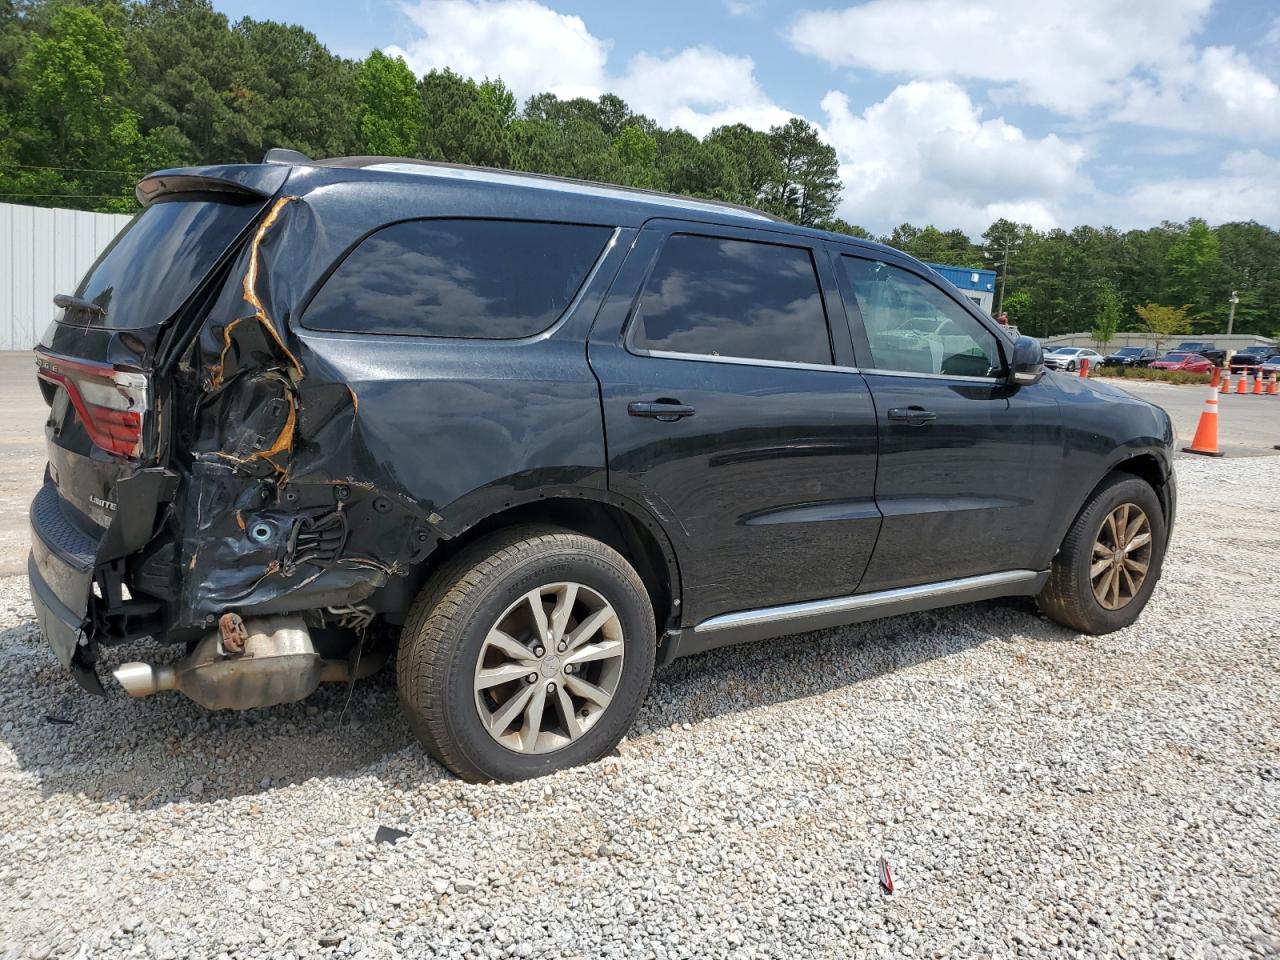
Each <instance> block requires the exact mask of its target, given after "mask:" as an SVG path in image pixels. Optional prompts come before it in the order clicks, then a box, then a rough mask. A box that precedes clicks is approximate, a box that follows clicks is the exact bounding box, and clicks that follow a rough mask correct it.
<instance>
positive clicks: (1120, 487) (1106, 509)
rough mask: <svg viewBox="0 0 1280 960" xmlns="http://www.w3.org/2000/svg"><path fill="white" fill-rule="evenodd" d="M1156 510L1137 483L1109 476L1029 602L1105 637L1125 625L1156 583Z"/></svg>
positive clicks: (1159, 548) (1152, 496) (1159, 524)
mask: <svg viewBox="0 0 1280 960" xmlns="http://www.w3.org/2000/svg"><path fill="white" fill-rule="evenodd" d="M1165 536H1166V531H1165V524H1164V513H1163V511H1162V509H1161V506H1160V500H1159V498H1158V497H1157V496H1156V493H1155V491H1154V490H1153V489H1152V488H1151V485H1150V484H1148V483H1147V482H1146V481H1145V480H1141V479H1139V478H1137V477H1133V476H1128V475H1126V474H1115V475H1113V476H1111V477H1109V478H1108V479H1107V480H1105V481H1103V483H1102V484H1101V485H1100V486H1099V487H1098V489H1097V490H1095V491H1094V493H1093V496H1092V497H1091V498H1090V500H1089V502H1088V503H1087V504H1085V506H1084V509H1083V510H1081V511H1080V515H1079V516H1078V517H1076V520H1075V522H1074V523H1073V524H1072V525H1071V529H1070V530H1069V531H1068V532H1067V536H1066V539H1065V540H1063V542H1062V549H1060V550H1059V551H1058V555H1057V556H1056V557H1055V558H1054V560H1053V565H1052V567H1051V568H1050V572H1049V581H1048V582H1047V583H1046V584H1045V586H1044V589H1043V590H1042V591H1041V592H1040V595H1039V597H1037V600H1038V602H1039V604H1040V608H1041V609H1042V610H1044V612H1045V613H1047V614H1048V615H1049V616H1050V617H1052V618H1053V619H1054V620H1056V621H1058V622H1059V623H1061V624H1062V625H1063V626H1067V627H1071V628H1072V629H1075V630H1079V631H1081V632H1083V633H1092V634H1099V633H1110V632H1111V631H1113V630H1120V629H1122V628H1123V627H1127V626H1128V625H1129V624H1131V623H1133V622H1134V621H1135V620H1136V619H1138V616H1139V615H1140V614H1141V613H1142V611H1143V608H1145V607H1146V605H1147V601H1148V600H1149V599H1150V597H1151V591H1152V590H1154V589H1155V585H1156V581H1158V580H1159V578H1160V567H1161V564H1162V563H1163V561H1164V550H1165Z"/></svg>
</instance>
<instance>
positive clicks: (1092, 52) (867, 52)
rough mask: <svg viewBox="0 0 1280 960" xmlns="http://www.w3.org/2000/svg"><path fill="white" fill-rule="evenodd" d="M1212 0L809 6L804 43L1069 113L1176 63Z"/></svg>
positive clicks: (862, 62)
mask: <svg viewBox="0 0 1280 960" xmlns="http://www.w3.org/2000/svg"><path fill="white" fill-rule="evenodd" d="M1211 2H1212V0H1038V2H1034V3H1028V2H1026V0H981V2H975V3H967V4H966V3H959V4H958V3H956V2H955V0H871V2H869V3H863V4H860V5H858V6H853V7H849V8H847V9H843V10H821V11H813V12H810V13H804V14H801V15H800V17H798V18H797V19H796V21H795V22H794V23H793V24H792V26H791V29H790V31H789V38H790V40H791V43H792V45H793V46H794V47H796V49H798V50H800V51H802V52H805V53H810V54H814V55H816V56H818V57H820V58H822V59H823V60H826V61H827V62H828V63H831V64H834V65H836V66H844V67H867V68H870V69H872V70H875V71H878V72H880V73H887V74H893V75H906V76H909V77H912V78H928V79H967V80H983V81H987V82H990V83H994V84H1006V85H1010V86H1011V87H1013V88H1014V92H1015V93H1016V94H1017V95H1018V96H1019V97H1021V98H1022V99H1025V100H1027V101H1028V102H1031V103H1035V104H1039V105H1041V106H1045V107H1049V108H1050V109H1053V110H1055V111H1057V112H1058V113H1062V114H1065V115H1068V116H1083V115H1086V114H1088V113H1089V112H1091V111H1093V110H1094V109H1096V108H1098V107H1100V106H1105V105H1110V104H1114V103H1116V102H1117V101H1118V99H1119V97H1120V96H1121V93H1122V91H1121V90H1120V88H1119V86H1118V84H1119V82H1120V81H1122V80H1124V79H1125V78H1127V77H1129V76H1130V75H1131V74H1132V73H1133V72H1134V71H1135V70H1138V69H1152V70H1158V69H1160V68H1161V67H1162V66H1163V65H1164V64H1165V63H1167V62H1169V61H1170V60H1174V61H1176V60H1177V59H1178V56H1179V50H1180V46H1181V45H1182V44H1183V43H1184V42H1185V41H1186V39H1187V38H1188V37H1189V36H1190V35H1192V34H1193V33H1194V32H1195V31H1196V30H1198V29H1199V27H1200V25H1201V24H1202V22H1203V20H1204V17H1205V15H1206V14H1207V13H1208V10H1209V7H1210V5H1211Z"/></svg>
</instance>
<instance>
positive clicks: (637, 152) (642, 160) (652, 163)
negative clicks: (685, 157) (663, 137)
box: [613, 123, 659, 188]
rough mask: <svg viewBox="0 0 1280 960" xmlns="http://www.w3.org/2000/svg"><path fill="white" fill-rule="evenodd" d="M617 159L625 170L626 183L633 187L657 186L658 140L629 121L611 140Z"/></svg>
mask: <svg viewBox="0 0 1280 960" xmlns="http://www.w3.org/2000/svg"><path fill="white" fill-rule="evenodd" d="M613 149H614V150H615V151H616V152H617V155H618V161H619V162H620V163H621V164H622V166H623V168H624V170H625V171H626V172H625V174H624V176H625V178H626V182H627V184H629V185H630V186H633V187H649V188H653V187H657V186H658V185H659V184H658V141H657V140H655V139H654V138H653V137H652V136H650V135H649V134H648V133H645V131H644V130H642V129H641V128H640V126H639V125H638V124H634V123H629V124H627V125H626V126H624V127H623V128H622V131H621V132H620V133H619V134H618V135H617V136H616V137H615V138H614V140H613Z"/></svg>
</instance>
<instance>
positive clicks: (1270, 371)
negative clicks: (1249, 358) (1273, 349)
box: [1258, 354, 1280, 379]
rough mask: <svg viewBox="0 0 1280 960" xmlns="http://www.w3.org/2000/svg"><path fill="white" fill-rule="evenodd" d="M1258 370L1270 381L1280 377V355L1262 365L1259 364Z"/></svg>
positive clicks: (1270, 358) (1264, 361)
mask: <svg viewBox="0 0 1280 960" xmlns="http://www.w3.org/2000/svg"><path fill="white" fill-rule="evenodd" d="M1258 369H1259V370H1260V371H1262V375H1263V376H1264V377H1267V378H1268V379H1270V378H1271V377H1277V376H1280V354H1274V355H1272V356H1270V357H1267V359H1265V360H1263V361H1262V363H1260V364H1258Z"/></svg>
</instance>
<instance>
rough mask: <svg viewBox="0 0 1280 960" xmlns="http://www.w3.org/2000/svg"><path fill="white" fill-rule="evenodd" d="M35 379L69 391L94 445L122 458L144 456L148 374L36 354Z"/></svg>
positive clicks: (72, 402) (68, 394) (40, 352)
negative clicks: (143, 437)
mask: <svg viewBox="0 0 1280 960" xmlns="http://www.w3.org/2000/svg"><path fill="white" fill-rule="evenodd" d="M36 376H38V377H39V378H40V379H41V380H44V381H45V382H46V383H53V384H57V385H58V386H60V387H62V388H63V389H64V390H66V391H67V396H68V397H70V399H71V404H72V406H74V407H75V408H76V413H77V414H79V416H80V422H81V423H82V424H84V429H85V432H86V433H88V434H89V439H90V440H92V441H93V442H94V444H96V445H97V446H99V447H101V448H102V449H103V450H106V451H107V452H108V453H114V454H116V455H117V456H121V457H135V458H136V457H138V456H139V455H140V454H141V453H142V421H143V417H144V416H145V414H146V412H147V398H148V394H149V390H148V381H147V375H146V374H145V373H139V372H137V371H134V370H117V369H116V368H115V367H113V366H112V365H111V364H109V363H93V362H91V361H88V360H75V359H72V358H71V357H63V356H59V355H58V354H56V353H45V352H43V351H36Z"/></svg>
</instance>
